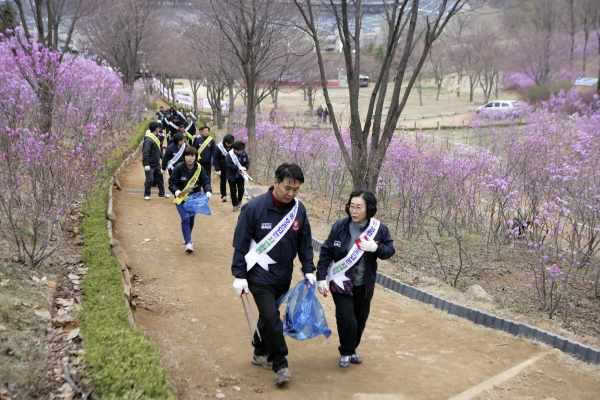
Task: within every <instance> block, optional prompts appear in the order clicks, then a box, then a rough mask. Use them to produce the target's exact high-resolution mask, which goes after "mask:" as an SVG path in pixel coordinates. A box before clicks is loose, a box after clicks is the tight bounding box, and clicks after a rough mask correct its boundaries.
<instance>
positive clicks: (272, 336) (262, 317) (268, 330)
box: [248, 265, 290, 372]
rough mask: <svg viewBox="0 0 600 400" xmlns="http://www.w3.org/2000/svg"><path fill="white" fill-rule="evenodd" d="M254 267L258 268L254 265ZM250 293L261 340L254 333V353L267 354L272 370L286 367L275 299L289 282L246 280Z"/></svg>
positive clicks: (258, 354) (280, 323)
mask: <svg viewBox="0 0 600 400" xmlns="http://www.w3.org/2000/svg"><path fill="white" fill-rule="evenodd" d="M254 268H260V266H259V265H255V266H254ZM248 288H249V289H250V293H252V296H253V297H254V302H255V303H256V306H257V307H258V313H259V317H258V331H259V332H260V336H261V337H262V341H261V340H260V339H259V338H258V335H257V334H256V332H255V333H254V343H253V346H254V355H257V356H268V357H267V360H268V361H269V362H272V363H273V371H275V372H277V371H279V370H280V369H281V368H287V366H288V362H287V360H286V358H285V357H286V356H287V355H288V348H287V345H286V344H285V338H284V337H283V322H281V318H279V310H278V309H277V299H278V298H279V297H281V295H282V294H284V293H285V292H287V291H288V289H289V288H290V283H288V284H287V285H262V284H258V283H252V282H248Z"/></svg>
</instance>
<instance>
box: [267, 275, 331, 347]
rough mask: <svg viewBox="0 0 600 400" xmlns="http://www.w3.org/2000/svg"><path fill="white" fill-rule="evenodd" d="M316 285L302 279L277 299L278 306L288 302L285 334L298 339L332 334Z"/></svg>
mask: <svg viewBox="0 0 600 400" xmlns="http://www.w3.org/2000/svg"><path fill="white" fill-rule="evenodd" d="M316 286H317V285H316V284H315V285H312V286H310V285H309V284H308V283H307V282H306V281H305V280H301V281H300V282H298V284H297V285H296V286H294V287H293V288H292V289H290V290H288V291H287V292H285V293H284V294H283V295H282V296H281V297H280V298H279V299H278V300H277V308H279V307H280V306H281V305H282V304H283V303H285V302H287V306H286V308H285V315H284V316H283V333H284V334H285V335H288V336H289V337H291V338H294V339H296V340H306V339H311V338H314V337H317V336H319V335H321V334H323V335H324V336H325V337H326V338H328V337H329V335H331V330H330V329H329V327H328V326H327V320H326V319H325V312H324V311H323V307H322V306H321V303H319V300H317V295H316V289H317V288H316Z"/></svg>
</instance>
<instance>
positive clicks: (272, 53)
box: [209, 0, 300, 171]
mask: <svg viewBox="0 0 600 400" xmlns="http://www.w3.org/2000/svg"><path fill="white" fill-rule="evenodd" d="M209 3H210V8H211V10H212V18H213V19H214V20H215V21H216V22H217V24H218V26H219V28H220V29H221V31H222V32H223V34H224V36H225V38H226V40H227V42H228V46H226V47H224V48H222V49H221V51H225V52H229V53H230V58H231V59H235V60H236V61H237V62H236V63H235V65H236V67H238V68H239V69H240V75H241V76H242V77H243V82H242V84H243V87H244V88H245V99H246V108H247V114H246V129H247V131H248V147H247V148H248V155H249V156H250V159H253V158H254V159H256V155H257V154H256V112H257V108H258V107H259V105H260V103H261V102H262V101H263V100H264V99H265V98H266V97H268V96H269V95H270V93H271V91H272V90H274V88H275V87H276V86H277V85H278V83H279V82H280V81H281V77H282V76H283V75H285V73H286V71H287V70H288V68H289V65H290V64H291V62H290V60H291V58H293V57H294V56H295V55H294V54H293V52H294V49H295V48H296V46H297V44H298V42H299V41H300V37H299V35H298V34H297V33H296V32H294V30H293V29H292V28H291V27H290V26H289V24H288V23H286V21H288V20H289V6H288V5H286V4H285V3H284V2H281V1H279V0H209ZM250 168H251V171H252V170H253V169H254V168H256V163H253V164H251V167H250Z"/></svg>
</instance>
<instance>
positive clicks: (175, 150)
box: [142, 107, 250, 253]
mask: <svg viewBox="0 0 600 400" xmlns="http://www.w3.org/2000/svg"><path fill="white" fill-rule="evenodd" d="M171 115H172V114H171V111H164V110H163V108H162V107H161V108H160V109H159V110H158V111H157V112H156V116H157V121H156V122H152V123H150V126H149V129H148V131H147V132H146V135H145V137H144V143H143V146H142V164H143V166H144V171H145V174H146V177H145V181H144V199H145V200H150V195H151V188H152V186H158V196H159V197H166V198H168V197H170V194H169V193H167V192H166V189H167V188H168V189H169V190H170V191H171V193H172V194H173V195H174V196H175V200H174V203H175V204H176V206H177V210H178V211H179V214H180V215H181V231H182V234H183V240H184V244H185V250H186V252H188V253H191V252H193V251H194V244H193V242H192V239H191V234H192V231H193V228H194V217H193V216H192V217H190V216H188V213H187V212H185V209H184V205H183V204H184V203H185V200H186V199H187V198H188V196H189V195H190V194H191V193H197V192H200V191H203V192H205V193H206V195H207V196H208V197H209V198H210V197H211V196H212V191H213V190H212V186H211V172H212V168H213V167H214V170H215V174H216V175H217V176H218V177H219V179H220V193H221V201H223V202H227V183H229V189H230V192H231V203H232V205H233V211H234V212H235V211H238V210H239V208H240V206H241V204H242V201H243V197H244V182H245V179H244V176H245V175H247V173H246V171H247V170H248V168H249V167H250V159H249V157H248V154H247V153H246V152H245V147H246V145H245V143H244V142H242V141H239V140H238V141H236V140H235V138H234V137H233V136H232V135H226V136H225V137H224V138H223V141H222V142H221V143H219V144H218V145H217V144H216V143H215V140H214V138H213V137H212V136H211V135H210V128H209V127H208V126H201V127H197V126H196V123H195V121H190V120H191V119H192V115H194V118H196V119H197V117H196V116H195V114H194V113H193V110H192V113H189V114H186V113H185V111H184V110H183V109H181V111H177V112H176V115H175V117H174V118H173V117H171ZM183 118H185V119H187V121H188V125H185V124H184V123H179V124H178V125H175V122H173V121H177V120H181V119H183ZM192 155H193V156H194V157H195V158H194V157H192ZM166 173H168V174H169V180H168V185H167V184H166V182H165V174H166Z"/></svg>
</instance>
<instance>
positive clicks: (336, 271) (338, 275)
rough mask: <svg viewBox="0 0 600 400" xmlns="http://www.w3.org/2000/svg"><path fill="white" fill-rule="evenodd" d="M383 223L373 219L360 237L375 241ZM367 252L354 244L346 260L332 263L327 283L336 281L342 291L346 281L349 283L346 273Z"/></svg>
mask: <svg viewBox="0 0 600 400" xmlns="http://www.w3.org/2000/svg"><path fill="white" fill-rule="evenodd" d="M380 225H381V222H379V221H378V220H376V219H375V218H371V223H370V224H369V226H368V227H367V229H365V231H364V232H363V233H362V234H361V235H360V236H359V237H361V238H363V239H368V238H370V239H373V238H374V237H375V235H376V234H377V231H378V230H379V226H380ZM364 253H365V252H364V251H362V250H361V249H360V247H358V246H357V245H356V243H354V244H353V245H352V247H351V248H350V251H349V252H348V254H346V256H345V257H344V258H342V259H341V260H340V261H338V262H336V263H332V264H331V266H330V267H329V271H328V272H327V282H331V281H334V282H335V284H336V285H338V286H339V287H340V288H341V289H343V288H344V281H349V280H350V279H348V278H347V277H346V275H345V273H346V271H347V270H349V269H350V268H352V267H353V266H354V265H355V264H356V263H357V262H358V261H359V260H360V258H361V257H362V255H363V254H364Z"/></svg>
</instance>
